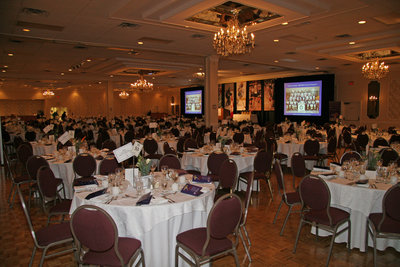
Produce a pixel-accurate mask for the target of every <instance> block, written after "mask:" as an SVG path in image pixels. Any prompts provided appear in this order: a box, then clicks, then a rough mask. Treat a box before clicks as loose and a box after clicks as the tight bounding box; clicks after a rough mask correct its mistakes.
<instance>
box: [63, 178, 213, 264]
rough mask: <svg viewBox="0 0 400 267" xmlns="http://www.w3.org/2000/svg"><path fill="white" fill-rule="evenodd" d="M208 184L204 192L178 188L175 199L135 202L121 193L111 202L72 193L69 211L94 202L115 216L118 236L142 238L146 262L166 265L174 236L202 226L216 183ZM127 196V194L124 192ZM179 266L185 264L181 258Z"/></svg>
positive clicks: (172, 257)
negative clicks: (199, 193)
mask: <svg viewBox="0 0 400 267" xmlns="http://www.w3.org/2000/svg"><path fill="white" fill-rule="evenodd" d="M197 185H200V184H197ZM201 186H202V187H207V188H208V190H207V192H206V193H203V194H202V195H200V196H197V197H196V196H191V195H187V194H183V193H181V192H178V193H176V194H174V195H173V196H174V198H172V197H169V198H171V199H174V202H172V201H170V202H168V201H167V202H166V203H165V202H164V203H160V202H158V203H159V204H157V203H156V204H153V203H152V202H153V199H152V202H151V203H150V205H142V206H136V205H135V203H136V201H137V198H132V197H121V198H119V199H118V200H115V201H112V202H111V203H110V204H104V203H99V202H98V201H95V200H94V199H91V200H86V199H85V197H86V196H87V195H88V194H89V193H90V192H79V193H77V192H76V193H75V194H74V198H73V200H72V205H71V210H70V213H71V214H72V213H73V212H74V210H75V209H76V208H77V207H79V206H81V205H85V204H91V205H96V206H99V207H101V208H103V209H104V210H105V211H107V213H108V214H110V216H111V217H112V218H113V219H114V221H115V223H116V225H117V228H118V235H119V236H120V237H134V238H136V239H139V240H140V241H141V242H142V248H143V251H144V255H145V261H146V265H147V266H157V267H163V266H165V267H168V266H174V265H175V246H176V236H177V235H178V234H179V233H182V232H184V231H187V230H190V229H193V228H197V227H205V226H206V225H207V217H208V214H209V212H210V210H211V208H212V206H213V204H214V196H215V187H214V185H213V184H201ZM125 196H126V195H125ZM179 266H188V265H187V263H186V262H184V261H183V260H182V259H181V258H180V261H179Z"/></svg>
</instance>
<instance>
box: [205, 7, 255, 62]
mask: <svg viewBox="0 0 400 267" xmlns="http://www.w3.org/2000/svg"><path fill="white" fill-rule="evenodd" d="M231 12H232V13H233V15H234V16H233V17H232V18H231V19H230V20H228V21H227V22H226V24H227V27H226V28H221V29H220V30H219V31H218V32H217V33H215V35H214V41H213V46H214V49H215V50H216V51H217V54H219V55H221V56H229V55H240V54H246V53H250V52H251V50H252V49H253V48H254V44H255V42H254V34H253V33H251V34H250V37H249V34H248V33H247V26H244V27H243V28H242V27H240V25H239V20H238V13H239V11H238V10H237V9H234V10H232V11H231Z"/></svg>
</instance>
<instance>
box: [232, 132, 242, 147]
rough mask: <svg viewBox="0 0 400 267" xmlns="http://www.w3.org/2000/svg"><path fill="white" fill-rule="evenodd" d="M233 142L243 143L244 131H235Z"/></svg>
mask: <svg viewBox="0 0 400 267" xmlns="http://www.w3.org/2000/svg"><path fill="white" fill-rule="evenodd" d="M232 138H233V142H235V143H237V144H243V142H244V133H234V135H233V137H232Z"/></svg>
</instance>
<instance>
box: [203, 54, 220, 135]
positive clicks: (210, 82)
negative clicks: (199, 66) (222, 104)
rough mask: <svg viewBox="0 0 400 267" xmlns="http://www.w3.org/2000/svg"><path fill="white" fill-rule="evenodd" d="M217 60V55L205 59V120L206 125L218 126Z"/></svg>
mask: <svg viewBox="0 0 400 267" xmlns="http://www.w3.org/2000/svg"><path fill="white" fill-rule="evenodd" d="M218 60H219V57H218V56H217V55H211V56H208V57H206V59H205V69H206V70H205V74H206V77H205V109H204V113H205V120H206V126H207V127H210V126H213V129H217V128H218Z"/></svg>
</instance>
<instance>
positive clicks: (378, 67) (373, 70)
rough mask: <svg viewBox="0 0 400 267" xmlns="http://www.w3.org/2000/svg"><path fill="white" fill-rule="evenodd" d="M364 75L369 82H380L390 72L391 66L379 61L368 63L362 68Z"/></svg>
mask: <svg viewBox="0 0 400 267" xmlns="http://www.w3.org/2000/svg"><path fill="white" fill-rule="evenodd" d="M361 71H362V74H363V75H364V77H365V78H367V79H369V80H380V79H382V78H383V77H385V76H386V75H387V74H388V72H389V66H388V65H385V62H383V61H382V62H380V61H379V59H377V60H375V61H371V62H368V63H366V64H364V66H362V69H361Z"/></svg>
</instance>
